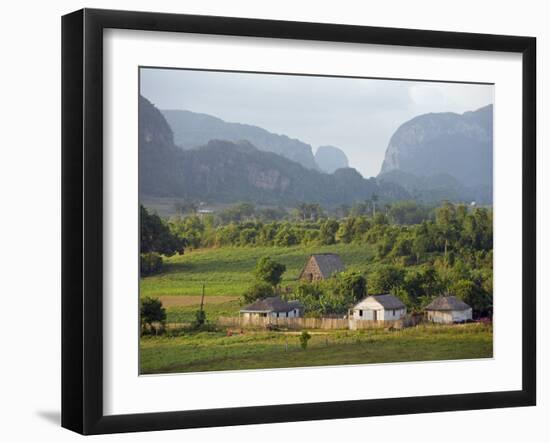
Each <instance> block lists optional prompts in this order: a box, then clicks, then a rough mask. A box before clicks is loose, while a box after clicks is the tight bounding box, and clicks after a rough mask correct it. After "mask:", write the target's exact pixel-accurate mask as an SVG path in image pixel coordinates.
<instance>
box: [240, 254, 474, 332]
mask: <svg viewBox="0 0 550 443" xmlns="http://www.w3.org/2000/svg"><path fill="white" fill-rule="evenodd" d="M344 269H345V268H344V263H343V262H342V259H341V258H340V256H339V255H338V254H314V255H312V256H310V257H309V258H308V260H307V261H306V264H305V266H304V268H303V270H302V272H301V273H300V279H301V280H307V281H319V280H324V279H327V278H329V277H330V276H331V275H333V274H334V273H336V272H342V271H343V270H344ZM424 310H425V316H426V319H427V320H428V321H431V322H434V323H461V322H465V321H468V320H471V319H472V308H471V307H470V306H469V305H467V304H466V303H464V302H463V301H462V300H460V299H459V298H457V297H455V296H453V295H447V296H440V297H437V298H436V299H434V300H433V301H432V302H431V303H430V304H429V305H428V306H426V307H425V308H424ZM240 314H241V316H242V317H244V318H254V317H271V318H281V317H283V318H295V317H301V316H303V314H304V306H303V305H302V304H301V303H300V302H299V301H297V300H293V301H285V300H283V299H282V298H281V297H279V296H275V297H268V298H265V299H262V300H257V301H255V302H254V303H252V304H250V305H248V306H246V307H244V308H243V309H241V311H240ZM406 314H407V308H406V306H405V305H404V304H403V302H402V301H401V300H400V299H399V298H397V297H395V296H394V295H391V294H379V295H369V296H367V297H365V298H364V299H362V300H360V301H359V302H358V303H356V304H355V305H354V306H352V307H351V308H350V309H349V310H348V318H349V319H353V320H376V321H394V320H400V319H402V318H403V317H405V315H406Z"/></svg>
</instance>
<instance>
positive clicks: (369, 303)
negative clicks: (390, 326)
mask: <svg viewBox="0 0 550 443" xmlns="http://www.w3.org/2000/svg"><path fill="white" fill-rule="evenodd" d="M406 314H407V307H406V306H405V305H404V304H403V302H402V301H401V300H399V299H398V298H397V297H395V296H393V295H391V294H380V295H369V296H368V297H366V298H364V299H363V300H361V301H360V302H359V303H357V304H356V305H355V306H353V307H352V308H351V309H350V310H349V313H348V318H349V319H350V320H378V321H380V320H383V321H390V320H399V319H401V318H403V317H404V316H405V315H406Z"/></svg>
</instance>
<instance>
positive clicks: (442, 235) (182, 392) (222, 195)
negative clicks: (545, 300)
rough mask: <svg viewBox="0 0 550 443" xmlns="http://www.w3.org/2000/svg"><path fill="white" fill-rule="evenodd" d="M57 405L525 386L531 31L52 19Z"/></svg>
mask: <svg viewBox="0 0 550 443" xmlns="http://www.w3.org/2000/svg"><path fill="white" fill-rule="evenodd" d="M62 58H63V66H62V108H63V111H62V125H63V127H62V144H63V146H62V162H63V165H62V172H63V179H62V185H63V211H62V212H63V214H62V220H63V227H62V231H63V232H62V238H63V245H62V251H63V263H62V269H63V275H62V280H63V291H62V292H63V293H62V322H63V324H62V359H63V360H62V425H63V426H64V427H66V428H68V429H71V430H73V431H76V432H79V433H82V434H102V433H115V432H132V431H149V430H161V429H178V428H192V427H210V426H228V425H239V424H252V423H273V422H284V421H300V420H319V419H330V418H346V417H362V416H377V415H390V414H412V413H424V412H435V411H454V410H466V409H484V408H500V407H516V406H531V405H535V403H536V341H535V340H536V337H535V335H536V334H535V331H536V287H535V258H536V234H535V232H536V229H535V228H536V216H535V202H536V181H535V171H536V156H535V151H536V149H535V148H536V146H535V140H536V137H535V133H536V118H535V116H536V101H535V98H536V93H535V92H536V91H535V84H536V77H535V76H536V69H535V60H536V41H535V39H534V38H531V37H518V36H502V35H485V34H466V33H453V32H440V31H424V30H411V29H389V28H376V27H363V26H349V25H342V24H320V23H300V22H284V21H271V20H257V19H244V18H230V17H210V16H194V15H175V14H160V13H149V12H126V11H109V10H90V9H84V10H80V11H76V12H74V13H71V14H68V15H66V16H64V17H63V20H62Z"/></svg>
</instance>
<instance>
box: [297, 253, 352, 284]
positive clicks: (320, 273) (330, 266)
mask: <svg viewBox="0 0 550 443" xmlns="http://www.w3.org/2000/svg"><path fill="white" fill-rule="evenodd" d="M345 269H346V268H345V266H344V262H343V261H342V259H341V258H340V256H339V255H338V254H313V255H310V256H309V258H308V259H307V261H306V264H305V265H304V268H303V270H302V272H301V273H300V277H299V279H300V280H306V281H319V280H326V279H327V278H330V277H331V276H332V275H333V274H335V273H337V272H342V271H344V270H345Z"/></svg>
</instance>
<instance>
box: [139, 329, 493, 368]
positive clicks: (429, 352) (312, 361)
mask: <svg viewBox="0 0 550 443" xmlns="http://www.w3.org/2000/svg"><path fill="white" fill-rule="evenodd" d="M243 332H244V333H243V334H240V333H237V334H233V335H231V336H228V334H227V331H225V330H223V331H218V332H198V333H183V334H182V335H177V336H159V337H154V336H145V337H142V338H141V342H140V349H141V352H140V368H141V373H142V374H161V373H174V372H201V371H219V370H242V369H261V368H291V367H307V366H324V365H346V364H367V363H389V362H411V361H430V360H432V361H433V360H455V359H472V358H491V357H492V355H493V335H492V327H491V326H490V325H482V324H465V325H450V326H436V325H422V326H418V327H415V328H410V329H404V330H401V331H385V330H379V329H373V330H363V331H326V330H325V331H310V333H311V335H312V337H311V340H310V341H309V344H308V347H307V349H305V350H304V349H302V348H301V347H300V345H299V333H297V332H264V331H246V330H245V331H243Z"/></svg>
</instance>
